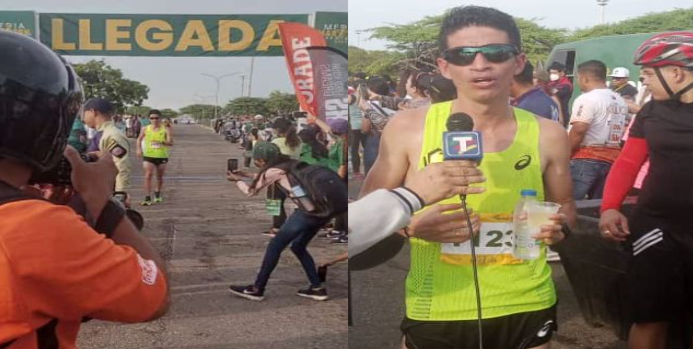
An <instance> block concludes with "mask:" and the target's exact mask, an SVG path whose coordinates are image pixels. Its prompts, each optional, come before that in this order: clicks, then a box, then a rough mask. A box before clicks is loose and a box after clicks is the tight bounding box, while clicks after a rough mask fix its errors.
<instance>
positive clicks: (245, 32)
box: [219, 20, 255, 51]
mask: <svg viewBox="0 0 693 349" xmlns="http://www.w3.org/2000/svg"><path fill="white" fill-rule="evenodd" d="M233 28H235V29H240V31H241V39H240V40H238V41H236V42H233V41H231V39H232V38H231V29H233ZM253 39H255V29H253V26H252V25H250V24H248V22H244V21H239V20H221V21H219V51H242V50H245V49H247V48H248V47H249V46H250V44H252V43H253Z"/></svg>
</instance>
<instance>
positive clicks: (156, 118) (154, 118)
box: [149, 116, 159, 120]
mask: <svg viewBox="0 0 693 349" xmlns="http://www.w3.org/2000/svg"><path fill="white" fill-rule="evenodd" d="M149 120H159V117H158V116H157V117H153V118H151V117H150V118H149Z"/></svg>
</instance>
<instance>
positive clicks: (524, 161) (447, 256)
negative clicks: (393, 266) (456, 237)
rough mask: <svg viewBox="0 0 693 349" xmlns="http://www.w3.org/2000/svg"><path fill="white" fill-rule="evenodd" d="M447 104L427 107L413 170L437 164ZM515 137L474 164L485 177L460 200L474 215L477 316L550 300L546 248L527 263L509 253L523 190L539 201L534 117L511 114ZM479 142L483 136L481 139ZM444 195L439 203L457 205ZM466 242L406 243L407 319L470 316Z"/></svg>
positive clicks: (470, 278) (472, 298)
mask: <svg viewBox="0 0 693 349" xmlns="http://www.w3.org/2000/svg"><path fill="white" fill-rule="evenodd" d="M451 108H452V102H445V103H439V104H434V105H432V106H431V107H430V109H429V110H428V114H427V116H426V126H425V131H424V138H423V146H422V149H421V159H420V161H419V165H418V168H419V169H422V168H424V167H425V166H426V165H427V164H429V163H434V162H441V161H442V160H443V156H442V151H441V148H442V136H441V135H442V134H443V132H444V131H445V130H446V125H445V123H446V122H447V119H448V116H449V115H450V112H451ZM514 111H515V120H516V121H517V133H516V135H515V139H514V141H513V143H512V144H511V145H510V146H509V147H508V148H507V149H505V150H503V151H501V152H496V153H484V158H483V160H482V162H481V164H480V166H479V168H480V169H481V170H482V171H483V173H484V176H485V177H486V182H484V183H481V185H482V186H484V187H485V188H486V191H485V192H484V193H482V194H473V195H469V196H467V203H468V207H469V208H471V209H473V210H474V211H475V212H478V213H479V214H480V215H481V220H482V228H481V234H480V238H479V239H476V240H477V241H476V242H475V247H476V254H477V265H478V267H479V268H478V270H479V287H480V290H481V304H482V312H483V314H482V316H483V318H495V317H501V316H506V315H510V314H517V313H522V312H529V311H537V310H542V309H546V308H549V307H551V306H552V305H554V304H555V303H556V292H555V289H554V285H553V281H552V280H551V268H550V267H549V266H548V264H547V263H546V247H545V246H542V252H541V256H540V257H539V258H538V259H536V260H534V261H527V262H524V261H522V260H519V259H516V258H514V257H513V256H512V242H511V240H510V238H511V233H512V213H513V210H514V208H515V204H516V203H517V201H518V200H519V199H520V191H521V190H522V189H534V190H536V191H537V199H538V200H543V199H544V183H543V179H542V173H541V164H540V162H541V161H540V158H539V122H538V121H537V120H536V117H535V116H534V114H531V113H530V112H527V111H524V110H522V109H514ZM482 138H483V135H482ZM459 202H460V200H459V198H457V197H455V198H451V199H448V200H445V201H443V203H459ZM469 244H470V242H469V241H468V242H466V243H463V244H460V245H459V246H454V245H453V244H441V243H436V242H430V241H425V240H421V239H411V267H410V271H409V275H408V276H407V282H406V303H407V316H408V317H409V318H410V319H414V320H422V321H427V320H428V321H454V320H473V319H476V317H477V313H476V296H475V289H474V279H473V274H472V267H471V249H470V245H469Z"/></svg>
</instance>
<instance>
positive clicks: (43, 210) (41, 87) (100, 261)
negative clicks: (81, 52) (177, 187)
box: [0, 31, 168, 349]
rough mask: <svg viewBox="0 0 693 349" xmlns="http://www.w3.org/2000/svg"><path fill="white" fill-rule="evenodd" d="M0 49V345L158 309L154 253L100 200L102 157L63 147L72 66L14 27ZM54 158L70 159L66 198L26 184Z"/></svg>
mask: <svg viewBox="0 0 693 349" xmlns="http://www.w3.org/2000/svg"><path fill="white" fill-rule="evenodd" d="M0 52H2V54H0V221H2V224H0V285H2V287H0V348H3V349H29V348H31V349H34V348H48V347H50V348H74V347H75V346H76V341H77V334H78V332H79V327H80V324H81V322H82V321H83V319H84V318H85V317H88V318H96V319H101V320H108V321H121V322H142V321H148V320H152V319H155V318H158V317H160V316H162V315H163V314H164V313H165V312H166V310H167V308H168V283H167V281H166V279H167V277H166V272H165V271H164V270H163V266H164V262H163V259H162V258H161V257H160V256H159V254H158V253H157V252H156V251H155V250H154V249H153V248H152V246H151V245H150V244H149V242H147V241H146V240H145V239H144V238H143V237H142V236H140V235H139V234H138V232H137V230H136V229H135V227H134V226H133V224H132V223H131V222H130V220H129V219H127V218H125V213H124V210H123V209H122V208H121V207H120V206H119V205H117V204H115V203H114V202H112V201H110V200H109V198H110V197H111V195H112V194H113V185H114V181H115V175H116V168H115V165H114V163H113V158H112V156H111V155H110V154H104V155H103V156H101V157H100V158H99V160H98V161H96V162H94V163H86V162H84V161H83V160H82V159H81V158H80V156H79V154H78V153H77V151H76V150H74V149H73V148H71V147H69V148H67V149H66V144H67V138H68V135H69V132H70V126H71V125H72V123H73V121H74V120H75V118H76V117H77V115H78V113H79V109H80V105H81V103H82V93H81V89H80V86H79V83H78V81H77V76H76V74H75V73H74V71H73V70H72V68H71V67H70V66H69V65H68V64H67V63H65V61H63V60H62V59H61V58H60V57H59V56H58V55H56V54H55V53H53V52H52V51H50V50H49V49H48V48H46V47H45V46H43V45H42V44H40V43H39V42H38V41H35V40H33V39H31V38H29V37H26V36H23V35H18V34H14V33H11V32H8V31H0ZM63 154H64V155H65V157H66V160H61V158H62V156H63ZM56 165H57V168H58V169H59V170H65V169H67V168H71V170H70V171H71V175H70V176H67V178H68V179H69V182H71V185H70V186H68V187H66V188H68V189H67V190H63V189H60V188H61V187H54V188H55V189H57V190H54V192H59V193H62V194H65V193H68V194H69V193H76V194H75V195H62V196H64V199H66V200H67V199H69V203H70V207H68V206H65V205H60V204H56V203H55V202H50V201H47V200H44V199H43V198H42V197H41V196H40V195H37V194H36V193H31V192H30V189H32V188H33V187H29V186H28V184H29V183H31V182H32V176H33V177H35V176H36V175H37V174H39V173H43V172H46V171H48V170H52V169H54V168H56ZM65 171H66V170H65ZM49 173H52V171H51V172H49ZM41 177H42V178H46V177H45V176H41ZM49 177H50V176H49ZM35 178H38V177H35ZM51 178H52V177H51ZM60 178H64V177H60ZM39 183H44V182H39ZM54 184H55V183H54ZM58 184H66V183H64V182H59V183H58ZM54 198H55V196H54ZM62 202H63V200H61V203H62ZM76 212H79V214H77V213H76ZM80 215H81V216H80Z"/></svg>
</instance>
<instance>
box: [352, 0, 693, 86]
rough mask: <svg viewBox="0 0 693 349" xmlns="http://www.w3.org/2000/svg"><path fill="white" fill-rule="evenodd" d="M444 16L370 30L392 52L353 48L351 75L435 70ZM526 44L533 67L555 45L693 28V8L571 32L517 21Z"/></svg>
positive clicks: (525, 21)
mask: <svg viewBox="0 0 693 349" xmlns="http://www.w3.org/2000/svg"><path fill="white" fill-rule="evenodd" d="M442 20H443V15H440V16H427V17H424V18H423V19H420V20H418V21H414V22H412V23H408V24H389V25H385V26H381V27H376V28H372V29H369V31H370V33H371V35H370V38H372V39H382V40H387V41H388V42H389V43H388V44H387V47H386V48H387V49H388V51H367V50H364V49H361V48H358V47H353V46H350V47H349V73H350V74H353V73H355V72H359V71H363V72H366V73H368V74H369V75H379V74H382V73H381V72H387V74H389V75H391V76H395V75H397V74H396V72H397V71H398V70H401V69H403V68H404V67H406V66H417V67H418V68H419V69H421V68H425V67H428V68H435V58H436V57H437V56H438V48H437V47H438V43H437V40H438V31H439V30H440V25H441V23H442ZM515 20H516V22H517V26H518V28H519V29H520V35H521V36H522V41H523V50H524V52H525V53H526V54H527V56H528V58H529V60H530V61H531V62H533V63H536V62H537V61H541V62H543V61H545V60H546V59H547V58H548V55H549V53H550V52H551V50H552V49H553V47H554V46H555V45H558V44H562V43H566V42H571V41H578V40H585V39H589V38H596V37H602V36H609V35H625V34H637V33H650V32H661V31H671V30H684V29H692V28H693V8H690V9H676V10H673V11H667V12H660V13H652V14H647V15H644V16H640V17H637V18H632V19H628V20H625V21H621V22H618V23H615V24H610V25H597V26H593V27H589V28H584V29H579V30H576V31H574V32H572V33H571V32H569V31H568V30H566V29H562V28H558V29H556V28H547V27H544V26H541V25H539V24H537V23H536V22H537V21H538V20H537V19H523V18H515Z"/></svg>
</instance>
